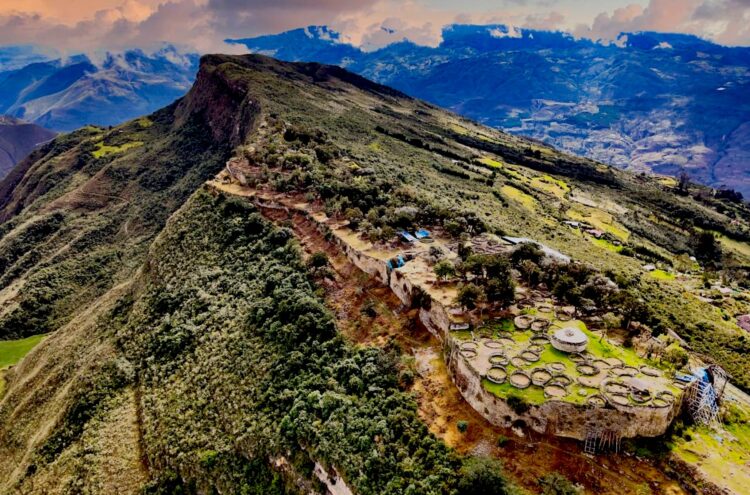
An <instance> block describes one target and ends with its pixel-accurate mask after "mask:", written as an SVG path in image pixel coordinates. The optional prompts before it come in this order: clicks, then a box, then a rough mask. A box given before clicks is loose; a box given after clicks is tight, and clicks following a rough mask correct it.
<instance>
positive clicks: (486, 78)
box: [230, 25, 750, 197]
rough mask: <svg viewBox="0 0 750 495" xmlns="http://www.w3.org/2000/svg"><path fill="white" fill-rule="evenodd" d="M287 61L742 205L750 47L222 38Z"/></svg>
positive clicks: (473, 34) (626, 39) (639, 37)
mask: <svg viewBox="0 0 750 495" xmlns="http://www.w3.org/2000/svg"><path fill="white" fill-rule="evenodd" d="M230 41H231V42H234V43H239V44H243V45H245V46H247V47H248V48H249V49H250V50H251V51H253V52H257V53H263V54H267V55H271V56H275V57H277V58H281V59H283V60H302V61H319V62H323V63H331V64H337V65H342V66H344V67H346V68H348V69H349V70H352V71H354V72H357V73H359V74H362V75H364V76H366V77H368V78H370V79H373V80H376V81H378V82H381V83H383V84H388V85H390V86H393V87H395V88H397V89H400V90H402V91H404V92H406V93H408V94H410V95H414V96H416V97H419V98H423V99H425V100H428V101H431V102H433V103H436V104H438V105H441V106H443V107H447V108H450V109H452V110H454V111H456V112H458V113H460V114H462V115H465V116H467V117H470V118H472V119H475V120H478V121H479V122H482V123H484V124H487V125H491V126H496V127H499V128H502V129H505V130H508V131H511V132H514V133H517V134H524V135H530V136H532V137H535V138H537V139H541V140H543V141H545V142H547V143H550V144H552V145H554V146H556V147H558V148H561V149H563V150H566V151H570V152H573V153H576V154H579V155H584V156H588V157H591V158H593V159H596V160H599V161H602V162H604V163H609V164H612V165H616V166H618V167H620V168H626V169H629V170H635V171H643V170H653V171H655V172H659V173H664V174H671V175H677V174H679V173H680V172H681V170H683V169H684V170H686V171H687V172H688V173H690V175H691V176H692V177H693V178H694V179H695V180H698V181H700V182H703V183H704V184H708V185H711V186H713V187H729V188H733V189H735V190H738V191H740V192H742V193H743V194H744V195H745V196H748V197H750V166H748V161H747V156H748V153H750V148H749V147H748V146H750V145H749V144H748V142H749V141H748V140H747V139H745V137H746V135H747V126H748V122H750V106H749V105H750V103H748V101H749V100H748V98H747V94H748V93H749V92H750V49H749V48H728V47H722V46H718V45H715V44H712V43H710V42H707V41H704V40H701V39H698V38H695V37H692V36H687V35H676V34H657V33H635V34H633V33H631V34H627V35H622V36H621V39H620V40H619V43H617V44H612V45H609V46H605V45H602V44H599V43H593V42H591V41H588V40H585V39H581V40H575V39H573V38H572V37H571V36H569V35H566V34H563V33H555V32H546V31H535V30H526V29H511V30H509V29H508V28H506V27H505V26H501V25H497V26H493V25H490V26H465V25H455V26H449V27H448V28H446V29H445V30H444V32H443V41H442V43H441V44H440V45H439V46H438V47H435V48H429V47H422V46H417V45H415V44H413V43H410V42H402V43H396V44H393V45H390V46H387V47H385V48H382V49H379V50H376V51H374V52H364V51H361V50H359V49H358V48H355V47H352V46H351V45H347V44H346V43H344V42H343V41H342V40H341V38H340V37H339V36H338V35H337V34H336V33H335V32H331V30H329V29H327V28H324V27H315V26H311V27H309V28H305V29H304V30H303V29H298V30H294V31H289V32H286V33H282V34H279V35H275V36H262V37H258V38H249V39H241V40H230Z"/></svg>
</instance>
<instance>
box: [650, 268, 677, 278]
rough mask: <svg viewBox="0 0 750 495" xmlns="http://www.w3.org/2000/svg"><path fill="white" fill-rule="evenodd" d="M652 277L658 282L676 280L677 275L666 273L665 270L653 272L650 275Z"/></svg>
mask: <svg viewBox="0 0 750 495" xmlns="http://www.w3.org/2000/svg"><path fill="white" fill-rule="evenodd" d="M648 274H649V275H650V276H651V277H653V278H655V279H656V280H674V279H675V274H674V273H669V272H665V271H664V270H653V271H650V272H649V273H648Z"/></svg>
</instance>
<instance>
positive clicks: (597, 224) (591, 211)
mask: <svg viewBox="0 0 750 495" xmlns="http://www.w3.org/2000/svg"><path fill="white" fill-rule="evenodd" d="M579 209H580V210H582V211H579ZM568 218H570V219H571V220H576V221H578V222H586V223H588V224H591V225H592V226H593V227H594V228H597V229H599V230H601V231H604V232H609V233H610V234H612V235H613V236H615V237H617V238H618V239H620V240H623V241H627V240H628V237H629V236H630V232H628V231H627V229H626V228H625V227H623V226H622V225H620V224H618V223H617V222H616V221H615V219H614V218H613V217H612V215H610V214H609V213H607V212H606V211H602V210H599V209H596V208H588V207H583V206H581V207H578V206H577V207H576V209H575V210H570V211H568Z"/></svg>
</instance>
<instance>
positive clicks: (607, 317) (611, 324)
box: [599, 312, 622, 342]
mask: <svg viewBox="0 0 750 495" xmlns="http://www.w3.org/2000/svg"><path fill="white" fill-rule="evenodd" d="M602 323H604V328H603V329H602V335H601V337H599V342H601V341H602V340H603V339H604V337H606V336H607V334H608V333H609V331H610V330H612V329H615V328H620V326H622V317H621V316H617V315H616V314H614V313H611V312H610V313H606V314H604V316H602Z"/></svg>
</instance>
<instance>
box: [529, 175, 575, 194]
mask: <svg viewBox="0 0 750 495" xmlns="http://www.w3.org/2000/svg"><path fill="white" fill-rule="evenodd" d="M531 187H535V188H537V189H539V190H541V191H545V192H548V193H550V194H552V195H554V196H557V197H558V198H560V199H564V198H565V195H566V194H567V193H568V192H570V186H568V184H567V183H566V182H565V181H563V180H559V179H555V178H554V177H551V176H549V175H543V176H541V177H534V178H533V179H532V180H531Z"/></svg>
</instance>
